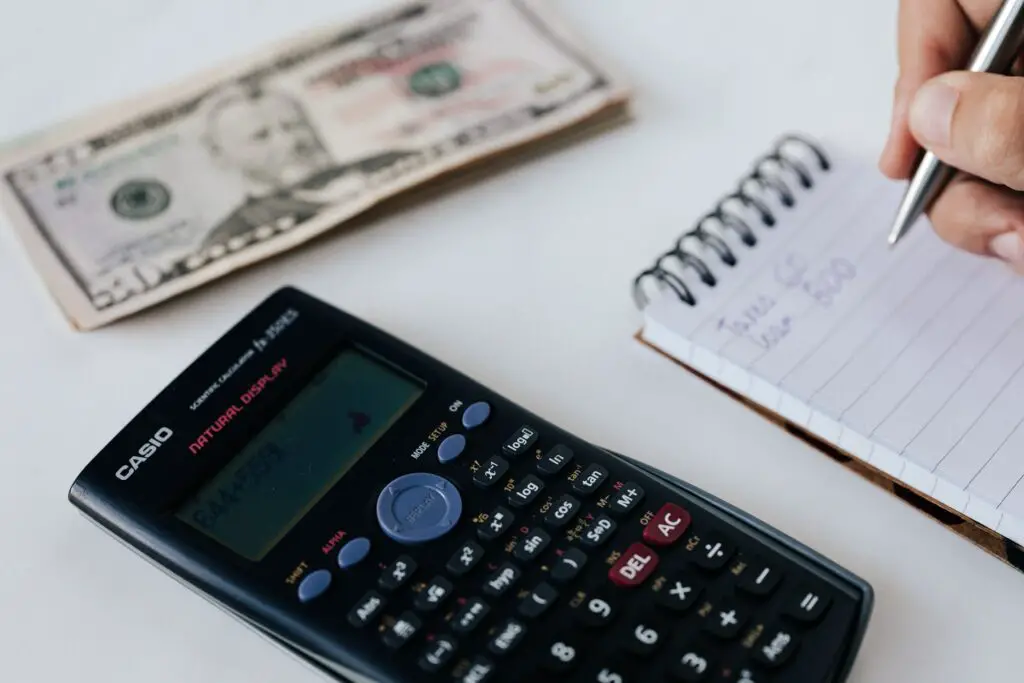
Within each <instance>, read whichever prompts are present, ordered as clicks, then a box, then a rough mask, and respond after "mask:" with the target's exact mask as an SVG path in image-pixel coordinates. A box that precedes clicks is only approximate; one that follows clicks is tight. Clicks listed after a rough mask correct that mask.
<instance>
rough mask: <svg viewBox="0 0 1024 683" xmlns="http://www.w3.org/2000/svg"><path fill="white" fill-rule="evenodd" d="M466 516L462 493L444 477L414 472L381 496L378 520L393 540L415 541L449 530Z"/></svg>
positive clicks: (387, 489) (424, 539) (440, 534)
mask: <svg viewBox="0 0 1024 683" xmlns="http://www.w3.org/2000/svg"><path fill="white" fill-rule="evenodd" d="M461 515H462V496H460V495H459V491H458V489H456V488H455V485H454V484H452V483H451V482H450V481H448V480H447V479H445V478H444V477H439V476H437V475H436V474H430V473H428V472H413V473H412V474H405V475H402V476H401V477H398V478H397V479H395V480H393V481H392V482H391V483H390V484H388V485H387V486H385V487H384V490H383V491H381V492H380V496H378V497H377V523H378V524H380V528H381V529H382V530H383V531H384V533H385V534H387V535H388V537H390V538H391V539H393V540H395V541H398V542H399V543H405V544H412V543H424V542H426V541H432V540H434V539H435V538H439V537H441V536H443V535H444V534H446V533H448V531H450V530H451V529H452V528H453V527H454V526H455V525H456V524H457V523H458V521H459V517H460V516H461Z"/></svg>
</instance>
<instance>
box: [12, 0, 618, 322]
mask: <svg viewBox="0 0 1024 683" xmlns="http://www.w3.org/2000/svg"><path fill="white" fill-rule="evenodd" d="M628 100H629V89H628V86H627V85H626V83H625V82H624V80H623V78H622V77H621V76H620V75H618V74H617V73H616V72H615V71H613V69H612V68H611V67H610V66H608V65H607V64H604V63H602V60H600V59H599V58H598V57H597V56H596V54H595V53H594V50H593V49H592V48H591V47H590V46H588V45H586V44H585V43H584V41H583V40H582V39H581V37H580V36H579V35H577V34H576V33H575V32H574V31H573V30H571V29H570V27H569V26H568V25H567V23H566V22H565V21H564V20H563V19H562V18H560V17H558V16H556V15H555V14H554V12H553V10H552V9H551V3H550V2H545V1H543V0H428V1H424V2H414V3H410V4H402V5H392V6H389V7H388V8H387V9H385V10H383V11H380V12H378V13H376V14H374V15H372V16H367V17H364V18H363V19H361V20H358V21H356V22H352V23H346V24H344V25H339V26H333V27H329V28H325V29H319V30H317V31H312V32H308V33H306V34H303V35H300V36H297V37H295V38H293V39H291V40H288V41H285V42H282V43H279V44H277V45H273V46H270V47H269V48H267V49H266V50H264V51H261V52H260V53H259V54H257V55H254V56H251V57H248V58H243V59H239V60H236V61H235V62H234V63H232V64H228V65H223V66H221V67H218V68H217V69H214V70H211V71H209V72H207V73H204V74H201V75H197V76H195V77H194V78H192V79H189V80H188V81H187V82H184V83H179V84H175V85H171V86H167V87H165V88H164V89H162V90H160V91H157V92H155V93H152V94H147V95H144V96H142V97H139V98H136V99H134V100H132V101H130V102H122V103H118V104H117V105H115V106H113V107H108V108H106V110H105V111H101V112H95V113H93V114H91V115H89V116H87V117H85V118H83V119H82V120H80V121H76V122H72V123H69V124H66V125H63V126H61V127H60V128H59V129H57V130H52V131H46V132H45V133H44V134H42V135H34V136H32V137H31V138H29V140H28V142H27V143H26V144H24V145H20V146H17V147H16V148H15V149H14V150H13V151H12V150H9V149H8V150H4V151H2V152H0V205H2V207H3V209H4V215H5V217H6V219H7V222H8V223H9V224H10V225H11V226H12V227H13V229H14V231H15V232H16V233H17V234H18V236H19V238H20V240H21V242H22V244H24V246H25V248H26V250H27V252H28V254H29V256H30V259H31V261H32V263H33V264H34V266H35V268H36V269H37V270H38V272H39V273H40V275H41V277H42V278H43V280H44V281H45V283H46V286H47V288H48V290H49V291H50V292H51V294H52V295H53V297H54V298H55V299H56V300H57V302H58V303H59V305H60V307H61V308H62V310H63V311H64V313H65V315H66V316H67V317H68V319H69V320H70V321H71V323H72V325H73V326H74V327H76V328H78V329H81V330H88V329H94V328H97V327H100V326H103V325H106V324H108V323H110V322H112V321H114V320H116V319H119V318H122V317H124V316H127V315H130V314H133V313H135V312H137V311H140V310H142V309H145V308H148V307H150V306H153V305H155V304H157V303H158V302H161V301H164V300H167V299H168V298H170V297H173V296H176V295H179V294H181V293H183V292H185V291H187V290H190V289H192V288H195V287H197V286H200V285H202V284H204V283H208V282H210V281H212V280H214V279H216V278H220V277H223V276H224V275H226V274H227V273H229V272H232V271H235V270H237V269H239V268H242V267H244V266H246V265H250V264H253V263H255V262H258V261H261V260H263V259H266V258H269V257H271V256H273V255H275V254H278V253H281V252H283V251H285V250H288V249H290V248H293V247H295V246H296V245H298V244H300V243H302V242H305V241H307V240H309V239H311V238H313V237H315V236H317V235H319V234H321V233H323V232H324V231H326V230H329V229H332V228H335V227H337V226H339V225H343V224H344V223H345V222H346V221H348V220H349V219H352V218H353V217H355V216H357V215H359V214H361V213H363V212H365V211H367V210H368V209H370V208H371V207H373V206H375V205H377V204H380V203H381V202H384V201H385V200H388V199H389V198H393V197H395V196H397V195H399V194H400V193H403V192H405V191H407V190H410V189H411V188H415V187H417V186H427V187H431V185H428V184H429V183H431V182H432V181H434V180H437V179H439V178H443V177H445V176H446V174H448V175H450V174H451V173H452V172H454V171H456V170H458V169H461V168H464V167H467V166H471V165H473V163H474V162H477V161H480V160H483V159H491V158H495V157H497V158H501V157H502V156H504V155H508V154H510V153H511V152H512V150H514V149H517V148H521V147H526V146H528V145H532V144H535V143H537V142H538V141H544V140H547V139H549V138H555V137H559V136H561V135H563V134H567V133H568V132H569V131H578V130H579V129H580V128H581V127H586V126H587V125H589V124H595V125H596V124H597V123H598V122H601V121H604V120H605V119H606V118H608V117H609V116H612V117H616V118H622V117H624V116H625V115H626V113H627V112H626V105H627V104H628Z"/></svg>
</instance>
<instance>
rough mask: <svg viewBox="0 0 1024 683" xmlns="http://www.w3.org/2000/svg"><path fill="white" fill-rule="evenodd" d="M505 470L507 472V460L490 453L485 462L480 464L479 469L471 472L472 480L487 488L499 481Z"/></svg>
mask: <svg viewBox="0 0 1024 683" xmlns="http://www.w3.org/2000/svg"><path fill="white" fill-rule="evenodd" d="M506 472H508V460H505V458H502V457H500V456H497V455H492V456H491V457H490V458H488V459H487V462H485V463H484V464H483V465H481V466H480V469H478V470H477V471H476V472H474V473H473V482H474V483H476V484H477V485H478V486H483V487H484V488H487V487H490V486H493V485H494V484H497V483H498V482H499V481H501V478H502V477H504V476H505V473H506Z"/></svg>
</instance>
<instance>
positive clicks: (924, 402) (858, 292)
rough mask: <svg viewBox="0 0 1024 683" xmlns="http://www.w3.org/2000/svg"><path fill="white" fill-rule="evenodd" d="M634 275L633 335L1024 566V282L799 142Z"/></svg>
mask: <svg viewBox="0 0 1024 683" xmlns="http://www.w3.org/2000/svg"><path fill="white" fill-rule="evenodd" d="M766 152H767V153H766V154H764V155H763V156H761V157H759V158H757V159H754V160H753V162H754V163H753V165H752V167H751V170H750V172H749V173H748V174H746V175H745V176H743V178H742V180H741V182H740V183H739V184H738V186H737V187H736V188H735V190H734V191H732V192H729V193H726V194H725V195H724V196H723V198H722V199H721V201H719V202H718V203H717V204H716V205H714V206H712V207H710V211H709V212H708V213H707V214H706V215H704V216H703V217H699V219H698V220H697V221H696V222H695V223H694V224H692V226H691V227H690V228H689V229H688V230H686V231H685V232H683V233H682V234H680V236H679V239H678V241H677V242H676V243H675V244H671V245H666V246H667V247H669V248H667V249H666V250H665V252H664V253H662V254H659V255H657V257H656V258H654V259H653V261H652V263H651V264H650V267H649V268H647V269H646V270H644V271H643V272H641V273H640V274H639V275H638V276H637V278H636V280H635V282H634V283H633V286H634V295H635V297H636V301H637V305H638V306H639V307H641V308H642V309H643V326H642V329H641V331H640V332H639V334H638V338H639V339H640V340H641V341H643V342H644V343H646V344H648V345H650V346H652V347H654V348H655V349H657V350H659V351H660V352H662V353H663V354H665V355H667V356H669V357H671V358H672V359H674V360H675V361H677V362H678V363H679V364H681V365H683V366H684V367H686V368H688V369H689V370H691V371H693V372H695V373H697V374H699V375H700V376H702V377H703V378H705V379H707V380H708V381H709V382H711V383H713V384H714V385H715V386H716V387H718V388H720V389H722V390H724V391H727V392H728V393H730V394H731V395H733V396H734V397H736V398H738V399H740V400H742V401H744V402H745V403H747V404H748V405H750V406H751V407H753V408H755V409H756V410H758V411H759V412H761V413H762V414H764V415H766V416H768V417H770V418H772V419H774V420H776V421H778V422H779V423H780V424H781V425H783V426H784V427H785V428H787V429H788V430H790V431H791V432H793V433H794V434H796V435H798V436H800V437H802V438H804V439H806V440H807V441H809V442H811V443H812V444H814V445H816V446H817V447H819V448H820V449H821V450H822V451H824V452H825V453H827V454H828V455H831V456H832V457H834V458H835V459H837V460H839V461H840V462H842V463H843V464H845V465H846V466H848V467H849V468H851V469H853V470H855V471H857V472H858V473H860V474H862V475H863V476H866V477H868V478H869V479H871V480H872V481H874V482H876V483H878V484H880V485H882V486H885V487H886V488H887V489H888V490H890V491H891V492H892V493H894V494H895V495H898V496H900V497H901V498H902V499H904V500H906V501H907V502H910V503H912V504H914V505H915V506H916V507H918V508H919V509H921V510H922V511H924V512H926V513H928V514H930V515H931V516H933V517H934V518H935V519H937V520H939V521H941V522H943V523H944V524H947V525H949V526H950V527H951V528H953V529H954V530H956V531H957V532H958V533H961V534H963V535H964V536H966V537H967V538H969V539H971V540H972V541H974V542H975V543H977V544H978V545H980V546H982V547H984V548H985V549H986V550H988V551H989V552H991V553H993V554H995V555H996V556H998V557H999V558H1001V559H1002V560H1004V561H1006V562H1008V563H1010V564H1011V565H1013V566H1015V567H1016V568H1018V569H1020V570H1022V571H1024V548H1022V546H1024V278H1021V277H1020V276H1018V275H1014V274H1013V273H1011V272H1010V271H1009V270H1008V269H1006V268H1005V267H1003V266H1002V264H1000V263H997V262H996V261H994V260H992V259H989V258H985V257H981V256H975V255H971V254H967V253H965V252H963V251H960V250H957V249H954V248H952V247H950V246H948V245H947V244H946V243H944V242H942V241H941V240H940V239H939V238H938V237H937V236H936V235H935V232H934V231H933V230H932V229H931V226H930V225H927V224H926V221H927V219H924V218H923V219H921V221H922V224H921V225H917V226H915V228H914V229H913V230H912V231H911V232H910V234H909V235H908V236H907V237H906V238H905V240H904V241H903V242H901V243H900V244H899V245H898V247H896V248H895V249H891V248H890V247H889V246H888V244H887V241H886V238H887V233H888V229H889V227H890V225H891V221H892V218H893V216H894V213H895V210H896V206H897V204H898V203H899V201H900V198H901V196H902V192H903V189H904V185H903V184H902V183H896V182H893V181H890V180H889V179H887V178H885V177H884V176H882V175H881V174H880V173H879V172H877V171H876V170H875V167H874V164H873V163H869V162H868V160H861V159H858V158H857V157H856V156H855V155H849V154H844V153H843V152H842V150H840V149H838V148H834V147H832V146H830V145H824V144H822V143H821V142H819V141H815V140H812V139H810V138H807V137H805V136H786V137H783V138H781V139H780V140H779V141H778V142H777V143H776V144H775V145H772V146H770V147H769V148H767V150H766Z"/></svg>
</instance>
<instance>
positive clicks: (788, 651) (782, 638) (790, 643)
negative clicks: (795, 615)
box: [754, 629, 799, 667]
mask: <svg viewBox="0 0 1024 683" xmlns="http://www.w3.org/2000/svg"><path fill="white" fill-rule="evenodd" d="M798 644H799V643H798V641H797V637H796V635H794V634H793V632H792V631H790V630H789V629H774V630H770V631H766V632H765V635H764V637H762V638H761V640H760V642H759V643H758V646H757V647H756V648H754V659H755V660H756V661H758V662H760V663H761V664H764V665H765V666H769V667H777V666H782V665H783V664H785V663H786V661H787V660H788V659H789V658H790V657H791V656H792V655H793V651H794V650H796V648H797V645H798Z"/></svg>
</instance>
